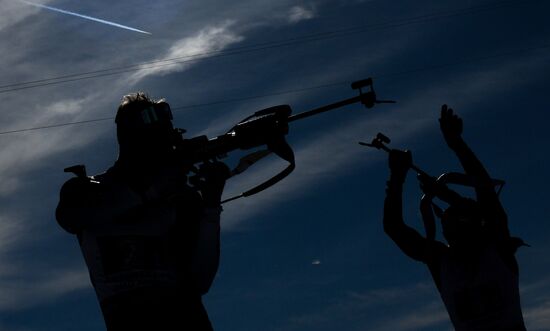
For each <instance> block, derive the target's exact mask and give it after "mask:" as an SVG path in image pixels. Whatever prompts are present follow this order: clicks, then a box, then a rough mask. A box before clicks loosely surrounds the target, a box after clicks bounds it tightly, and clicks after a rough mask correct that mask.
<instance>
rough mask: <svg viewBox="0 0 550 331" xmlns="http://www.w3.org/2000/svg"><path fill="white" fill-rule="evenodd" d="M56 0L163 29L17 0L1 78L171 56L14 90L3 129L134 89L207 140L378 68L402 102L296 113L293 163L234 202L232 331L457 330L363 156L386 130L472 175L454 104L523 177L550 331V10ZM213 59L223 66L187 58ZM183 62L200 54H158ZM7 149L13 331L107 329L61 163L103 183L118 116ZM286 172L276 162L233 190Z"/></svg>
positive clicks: (526, 287) (510, 189)
mask: <svg viewBox="0 0 550 331" xmlns="http://www.w3.org/2000/svg"><path fill="white" fill-rule="evenodd" d="M37 2H38V0H37ZM39 3H40V4H43V5H48V6H52V7H56V8H61V9H64V10H68V11H73V12H78V13H81V14H85V15H89V16H93V17H98V18H101V19H105V20H109V21H114V22H117V23H120V24H124V25H127V26H131V27H134V28H137V29H141V30H145V31H148V32H151V33H152V34H151V35H144V34H141V33H136V32H131V31H127V30H123V29H119V28H116V27H113V26H108V25H104V24H99V23H96V22H92V21H88V20H84V19H81V18H77V17H72V16H67V15H64V14H60V13H56V12H52V11H48V10H45V9H40V8H37V7H35V6H29V5H27V4H24V3H21V2H19V1H15V0H0V54H1V56H0V66H1V68H2V70H1V71H0V85H1V86H5V85H11V84H16V83H22V82H29V81H35V80H40V79H48V78H52V77H60V76H65V75H70V74H80V73H87V72H93V71H96V70H103V69H111V68H121V67H127V66H130V65H134V64H140V63H150V62H152V61H157V62H156V64H165V65H162V66H160V65H152V64H148V65H144V66H140V67H137V68H131V70H127V72H124V73H119V74H113V75H107V76H103V77H95V78H90V79H80V78H82V77H86V76H75V77H76V78H79V79H78V80H75V81H71V82H63V83H59V84H57V83H56V84H50V85H46V86H38V87H34V88H28V89H21V90H15V88H16V87H15V86H12V87H7V88H1V87H0V94H1V96H2V100H3V102H2V112H1V114H0V132H5V131H12V130H19V129H26V128H33V127H38V126H45V125H55V124H59V123H67V122H75V121H84V120H90V119H99V118H109V117H113V116H114V114H115V111H116V107H117V105H118V103H119V101H120V98H121V97H122V95H124V94H126V93H128V92H132V91H138V90H143V91H147V92H148V93H149V94H150V95H152V96H153V97H158V98H160V97H165V98H166V99H167V101H168V102H169V103H170V104H171V105H172V107H173V108H178V107H181V108H179V109H176V110H177V111H176V112H175V113H174V115H175V124H176V125H177V126H179V127H184V128H186V129H187V130H188V134H189V136H195V135H199V134H206V135H208V136H210V137H212V136H215V135H218V134H222V133H224V132H225V131H226V130H227V129H229V128H230V127H231V126H232V125H233V124H235V123H236V122H237V121H239V120H240V119H241V118H244V117H246V116H247V115H249V114H251V113H253V112H254V111H256V110H259V109H262V108H266V107H269V106H273V105H277V104H290V105H291V106H292V108H293V111H294V113H297V112H301V111H305V110H308V109H310V108H314V107H317V106H320V105H323V104H325V103H328V102H332V101H336V100H339V99H343V98H348V97H352V96H354V95H355V94H354V92H353V91H352V90H351V89H350V88H349V83H350V82H352V81H354V80H358V79H362V78H366V77H369V76H372V77H374V78H375V87H376V89H377V92H378V94H379V96H380V97H381V98H388V99H394V100H397V101H398V103H397V104H396V105H381V106H378V107H375V108H374V109H371V110H364V109H361V108H360V107H359V106H355V107H348V108H346V109H341V110H339V111H335V112H332V113H327V114H323V115H320V116H318V117H316V118H312V119H309V120H304V121H301V122H297V123H293V124H292V125H291V131H290V133H289V135H288V140H289V142H290V143H291V145H292V146H293V147H294V149H295V153H296V162H297V169H296V171H295V172H294V173H293V174H292V175H290V176H289V177H288V178H287V179H285V180H284V181H283V182H281V183H280V184H278V185H277V186H275V187H273V188H271V189H270V190H268V191H265V192H262V193H261V194H259V195H257V196H254V197H250V198H247V199H241V200H238V201H235V202H233V203H230V204H227V205H226V206H225V211H224V213H223V215H222V217H223V218H222V228H223V233H222V262H221V267H220V271H219V273H218V276H217V278H216V281H215V283H214V286H213V287H212V289H211V290H210V292H209V293H208V294H207V295H206V296H205V304H206V306H207V309H208V311H209V314H210V317H211V320H212V322H213V324H214V327H215V329H216V330H220V331H224V330H225V331H233V330H267V331H275V330H277V331H278V330H285V331H286V330H288V331H294V330H296V331H302V330H375V331H382V330H397V331H400V330H402V331H405V330H426V331H427V330H450V329H451V325H450V323H449V322H448V317H447V315H446V312H445V310H444V308H443V304H442V302H441V299H440V298H439V296H438V293H437V291H436V289H435V287H434V285H433V284H432V283H431V278H430V275H429V273H428V271H427V269H426V268H425V267H424V266H423V265H421V264H419V263H416V262H414V261H411V260H409V259H407V258H406V257H405V256H404V255H403V254H402V253H401V252H400V251H399V250H398V248H397V247H396V246H395V245H394V244H393V242H391V240H390V239H389V238H387V237H386V236H385V234H384V233H383V231H382V224H381V222H382V203H383V198H384V185H385V180H386V177H387V175H388V171H387V160H386V156H385V155H384V154H383V153H381V152H379V151H375V150H369V149H365V148H364V147H361V146H359V145H357V141H359V140H369V139H371V138H372V137H373V136H374V135H375V134H376V133H377V132H379V131H381V132H384V133H385V134H387V135H388V136H390V137H391V138H392V146H394V147H396V148H408V149H410V150H412V151H413V157H414V160H415V162H416V163H417V164H418V165H420V166H421V167H423V168H424V169H426V170H427V171H428V172H430V173H433V174H437V173H441V172H443V171H449V170H454V171H456V170H460V168H459V164H458V161H457V160H456V159H455V158H454V155H453V154H452V153H451V152H450V151H449V150H448V149H447V148H446V146H445V145H444V142H443V140H442V137H441V134H440V133H439V128H438V123H437V117H438V113H439V107H440V105H441V104H442V103H447V104H449V105H451V106H452V107H453V108H455V110H456V111H457V112H458V113H459V114H460V115H461V116H462V117H463V118H464V122H465V132H464V136H465V139H466V140H467V142H469V144H470V146H471V147H472V148H473V149H474V151H475V152H476V153H477V154H478V156H479V157H480V158H481V160H482V161H483V162H484V164H485V165H486V167H487V168H488V170H489V171H490V173H491V174H492V175H493V176H494V177H497V178H502V179H505V180H506V186H505V188H504V191H503V192H502V195H501V198H502V201H503V203H504V205H505V207H506V210H507V212H508V215H509V219H510V228H511V231H512V233H513V234H514V235H517V236H520V237H522V238H523V239H524V240H525V241H526V242H528V243H529V244H531V245H532V247H531V248H524V249H521V250H520V251H519V253H518V260H519V264H520V268H521V278H520V282H521V283H520V285H521V291H522V304H523V309H524V316H525V319H526V324H527V327H528V329H529V330H548V329H550V285H549V284H550V282H549V281H550V267H549V266H550V263H549V262H550V257H549V256H548V252H549V251H550V250H549V249H550V247H549V246H550V244H549V243H548V240H547V238H548V236H549V234H550V225H549V222H548V216H549V214H550V210H549V204H548V198H547V197H548V192H547V190H548V188H547V186H546V185H547V184H548V183H550V181H549V175H548V173H547V169H548V166H549V165H550V157H549V156H548V153H546V150H547V148H546V145H547V144H548V142H549V140H550V139H549V138H548V134H547V133H548V127H547V123H548V121H549V116H548V113H547V112H548V108H549V105H550V102H549V101H548V98H547V95H548V90H547V89H548V77H549V74H550V70H549V69H550V62H549V59H550V56H549V55H550V52H549V50H550V44H549V42H550V40H549V39H548V36H549V35H550V34H549V33H550V24H549V23H548V19H547V13H548V12H549V9H550V4H549V3H548V2H547V1H544V0H538V1H537V0H532V1H485V0H484V1H435V0H433V1H415V2H410V1H400V0H397V1H392V2H388V1H381V0H372V1H360V0H338V1H322V0H320V1H286V0H278V1H265V0H255V1H249V0H245V1H239V2H229V1H219V0H202V1H196V0H191V1H185V2H181V1H155V2H151V1H117V2H112V1H109V2H108V1H103V0H100V1H93V2H90V1H86V2H84V1H40V2H39ZM262 45H263V46H262ZM213 52H214V53H213ZM215 52H221V53H215ZM197 54H210V56H209V57H204V56H203V57H198V58H197V57H195V58H194V61H187V62H183V60H189V59H190V58H189V56H194V55H197ZM215 54H218V55H219V54H222V56H211V55H215ZM174 58H181V59H182V61H181V62H177V63H176V62H174V61H168V62H159V61H164V60H170V59H174ZM111 72H112V71H107V73H111ZM51 82H54V83H55V82H57V81H49V83H51ZM39 85H40V84H39ZM26 86H28V85H21V86H18V87H26ZM255 96H263V97H257V98H253V97H255ZM218 101H223V102H220V103H216V102H218ZM192 105H195V106H194V107H191V106H192ZM196 105H199V106H196ZM0 145H1V146H2V152H1V154H0V183H2V185H1V187H0V206H1V208H0V331H34V330H75V329H78V330H100V329H101V327H102V319H101V315H100V311H99V307H98V305H97V302H96V299H95V295H94V293H93V290H92V288H91V285H90V283H89V279H88V275H87V270H86V268H85V265H84V262H83V260H82V257H81V254H80V251H79V248H78V244H77V242H76V238H73V237H72V236H70V235H68V234H66V233H64V232H63V231H62V230H61V229H60V228H59V227H58V226H57V224H56V222H55V219H54V209H55V206H56V203H57V199H58V192H59V188H60V186H61V185H62V183H63V182H64V181H65V180H67V179H68V175H66V174H64V173H63V171H62V170H63V168H64V167H66V166H69V165H73V164H78V163H85V164H86V165H87V167H88V171H89V173H99V172H102V171H103V170H105V169H106V168H108V167H109V166H110V165H111V164H112V163H113V162H114V160H115V159H116V153H117V145H116V137H115V127H114V124H113V121H112V120H106V121H98V122H93V123H88V124H79V125H71V126H64V127H59V128H50V129H43V130H34V131H27V132H20V133H11V134H2V135H0ZM232 161H233V159H230V160H229V162H232ZM283 166H284V164H283V163H282V162H279V161H278V160H276V159H268V160H264V161H262V162H261V163H259V164H257V165H255V166H254V168H253V169H250V171H248V172H247V173H246V174H243V175H242V176H240V177H238V178H235V179H231V181H230V182H229V183H228V186H227V190H226V192H227V194H226V195H227V196H231V195H233V194H235V193H239V192H240V191H241V190H242V189H244V188H247V187H250V186H252V185H253V184H254V183H257V182H258V181H259V180H261V179H264V178H267V177H269V176H270V175H271V174H273V173H275V172H276V171H277V170H279V169H280V168H282V167H283ZM408 179H409V180H408V182H407V186H406V190H405V199H404V204H405V209H404V214H405V219H406V221H407V222H408V224H411V225H412V226H415V227H417V228H418V229H419V230H422V229H421V228H420V223H421V222H420V219H419V214H418V208H417V205H418V199H419V197H420V191H419V189H418V186H417V183H416V180H415V179H414V176H413V174H412V173H411V174H410V175H409V178H408ZM314 261H319V262H320V264H314V263H313V262H314Z"/></svg>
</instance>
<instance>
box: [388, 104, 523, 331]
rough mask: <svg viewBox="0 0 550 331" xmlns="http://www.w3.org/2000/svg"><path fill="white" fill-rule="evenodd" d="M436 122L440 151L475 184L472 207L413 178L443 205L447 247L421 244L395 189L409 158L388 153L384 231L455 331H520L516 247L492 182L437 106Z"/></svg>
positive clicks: (457, 124) (458, 126)
mask: <svg viewBox="0 0 550 331" xmlns="http://www.w3.org/2000/svg"><path fill="white" fill-rule="evenodd" d="M439 122H440V126H441V132H442V133H443V137H444V138H445V141H446V142H447V145H448V146H449V147H450V148H451V149H452V150H453V151H454V152H455V153H456V155H457V157H458V159H459V161H460V163H461V164H462V167H463V168H464V171H465V173H466V175H468V176H469V177H471V178H473V179H474V181H475V183H476V185H475V192H476V198H477V200H472V199H468V198H464V197H462V196H460V195H459V194H457V193H456V192H454V191H452V190H450V189H449V188H447V187H446V186H445V185H441V184H437V183H436V182H435V181H434V180H433V179H430V178H419V179H420V180H421V183H422V188H423V190H424V192H425V193H426V194H428V195H431V196H433V197H438V198H440V199H441V200H443V201H445V202H447V203H449V204H450V205H449V207H448V208H447V209H446V210H445V211H444V212H443V213H442V215H440V216H441V224H442V229H443V236H444V237H445V239H446V241H447V243H448V245H445V244H444V243H442V242H439V241H436V240H434V239H430V238H429V237H430V236H428V239H427V238H424V237H423V236H421V235H420V233H418V232H417V231H416V230H414V229H413V228H411V227H409V226H407V225H406V224H405V223H404V221H403V215H402V187H403V183H404V181H405V178H406V175H407V172H408V170H409V168H410V167H411V165H412V155H411V153H410V152H402V151H398V150H392V151H391V152H390V155H389V167H390V178H389V181H388V182H387V189H386V199H385V203H384V230H385V232H386V233H387V234H388V235H389V236H390V238H391V239H392V240H393V241H394V242H395V243H396V244H397V245H398V246H399V248H400V249H401V250H402V251H403V252H404V253H405V254H406V255H407V256H409V257H410V258H412V259H414V260H417V261H420V262H424V263H425V264H426V265H427V266H428V268H429V270H430V273H431V275H432V277H433V279H434V282H435V284H436V286H437V289H438V290H439V293H440V295H441V298H442V299H443V302H444V304H445V307H446V308H447V312H448V313H449V316H450V318H451V321H452V323H453V325H454V327H455V329H456V330H458V331H462V330H484V331H485V330H499V331H520V330H521V331H524V330H525V326H524V323H523V317H522V312H521V306H520V296H519V283H518V264H517V262H516V258H515V256H514V254H515V252H516V250H517V248H518V247H519V246H521V245H522V244H523V242H522V241H521V239H519V238H514V237H511V236H510V233H509V230H508V223H507V222H508V221H507V216H506V213H505V211H504V209H503V207H502V205H501V203H500V201H499V199H498V196H497V193H496V192H495V190H494V186H493V182H492V179H491V178H490V176H489V174H488V173H487V171H486V170H485V168H484V167H483V165H482V164H481V162H480V161H479V160H478V158H477V157H476V156H475V155H474V153H473V152H472V151H471V150H470V148H469V147H468V146H467V145H466V143H465V142H464V140H463V139H462V120H461V119H460V118H459V117H458V116H457V115H455V114H453V110H452V109H450V108H447V106H446V105H443V107H442V109H441V118H440V119H439ZM423 217H429V216H428V215H427V214H426V213H423ZM432 217H433V216H432Z"/></svg>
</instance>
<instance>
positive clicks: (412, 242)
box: [384, 150, 429, 262]
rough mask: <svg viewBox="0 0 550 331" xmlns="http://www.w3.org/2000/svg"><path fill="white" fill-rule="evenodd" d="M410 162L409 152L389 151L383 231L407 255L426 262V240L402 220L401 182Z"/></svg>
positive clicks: (427, 246)
mask: <svg viewBox="0 0 550 331" xmlns="http://www.w3.org/2000/svg"><path fill="white" fill-rule="evenodd" d="M411 164H412V155H411V153H410V152H402V151H398V150H392V151H390V154H389V167H390V178H389V180H388V182H387V188H386V199H385V200H384V231H385V232H386V234H387V235H388V236H389V237H390V238H391V239H392V240H393V241H394V242H395V243H396V244H397V246H399V248H400V249H401V250H402V251H403V253H405V254H406V255H407V256H409V257H410V258H412V259H414V260H417V261H422V262H426V261H427V258H428V256H429V255H428V253H429V243H428V240H427V239H425V238H424V237H422V235H420V233H418V232H417V231H416V230H414V229H413V228H411V227H409V226H407V225H406V224H405V222H404V221H403V207H402V206H403V201H402V195H403V183H404V182H405V178H406V176H407V172H408V170H409V168H410V166H411Z"/></svg>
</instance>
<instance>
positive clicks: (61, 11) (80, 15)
mask: <svg viewBox="0 0 550 331" xmlns="http://www.w3.org/2000/svg"><path fill="white" fill-rule="evenodd" d="M19 1H20V2H23V3H26V4H28V5H31V6H35V7H39V8H43V9H49V10H53V11H55V12H58V13H62V14H67V15H72V16H76V17H80V18H85V19H87V20H90V21H94V22H99V23H103V24H107V25H112V26H116V27H117V28H122V29H126V30H130V31H135V32H139V33H145V34H151V33H150V32H147V31H143V30H138V29H134V28H131V27H129V26H126V25H122V24H118V23H115V22H109V21H106V20H102V19H100V18H95V17H91V16H87V15H82V14H78V13H73V12H70V11H68V10H63V9H59V8H54V7H50V6H46V5H41V4H38V3H32V2H28V1H25V0H19Z"/></svg>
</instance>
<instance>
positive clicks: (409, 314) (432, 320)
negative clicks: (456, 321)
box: [274, 283, 450, 331]
mask: <svg viewBox="0 0 550 331" xmlns="http://www.w3.org/2000/svg"><path fill="white" fill-rule="evenodd" d="M434 293H435V286H434V285H433V284H430V283H418V284H412V285H406V286H401V287H388V288H378V289H373V290H368V291H364V292H351V293H348V294H347V295H345V296H343V297H341V298H339V299H337V300H336V301H335V302H333V303H331V304H329V305H328V306H326V307H324V308H322V309H321V310H320V311H317V312H314V313H310V314H303V315H297V316H293V317H291V318H290V319H289V320H287V321H286V322H285V323H283V324H282V325H281V326H280V327H278V328H276V329H274V330H277V331H278V330H281V331H282V330H286V331H292V330H332V329H333V327H334V323H335V321H339V324H341V325H347V328H346V329H347V330H350V331H355V330H357V331H359V330H366V329H368V330H373V331H408V330H419V329H422V328H425V327H435V326H444V325H450V322H449V320H448V319H449V317H448V314H447V312H446V311H445V308H444V306H443V303H442V302H441V300H440V299H439V298H437V297H435V298H434ZM385 307H387V308H385ZM373 308H377V309H384V311H386V313H385V314H383V315H379V316H372V315H366V314H365V312H366V311H370V310H372V309H373ZM367 316H368V317H367ZM349 325H354V326H353V327H351V329H350V328H349Z"/></svg>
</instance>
